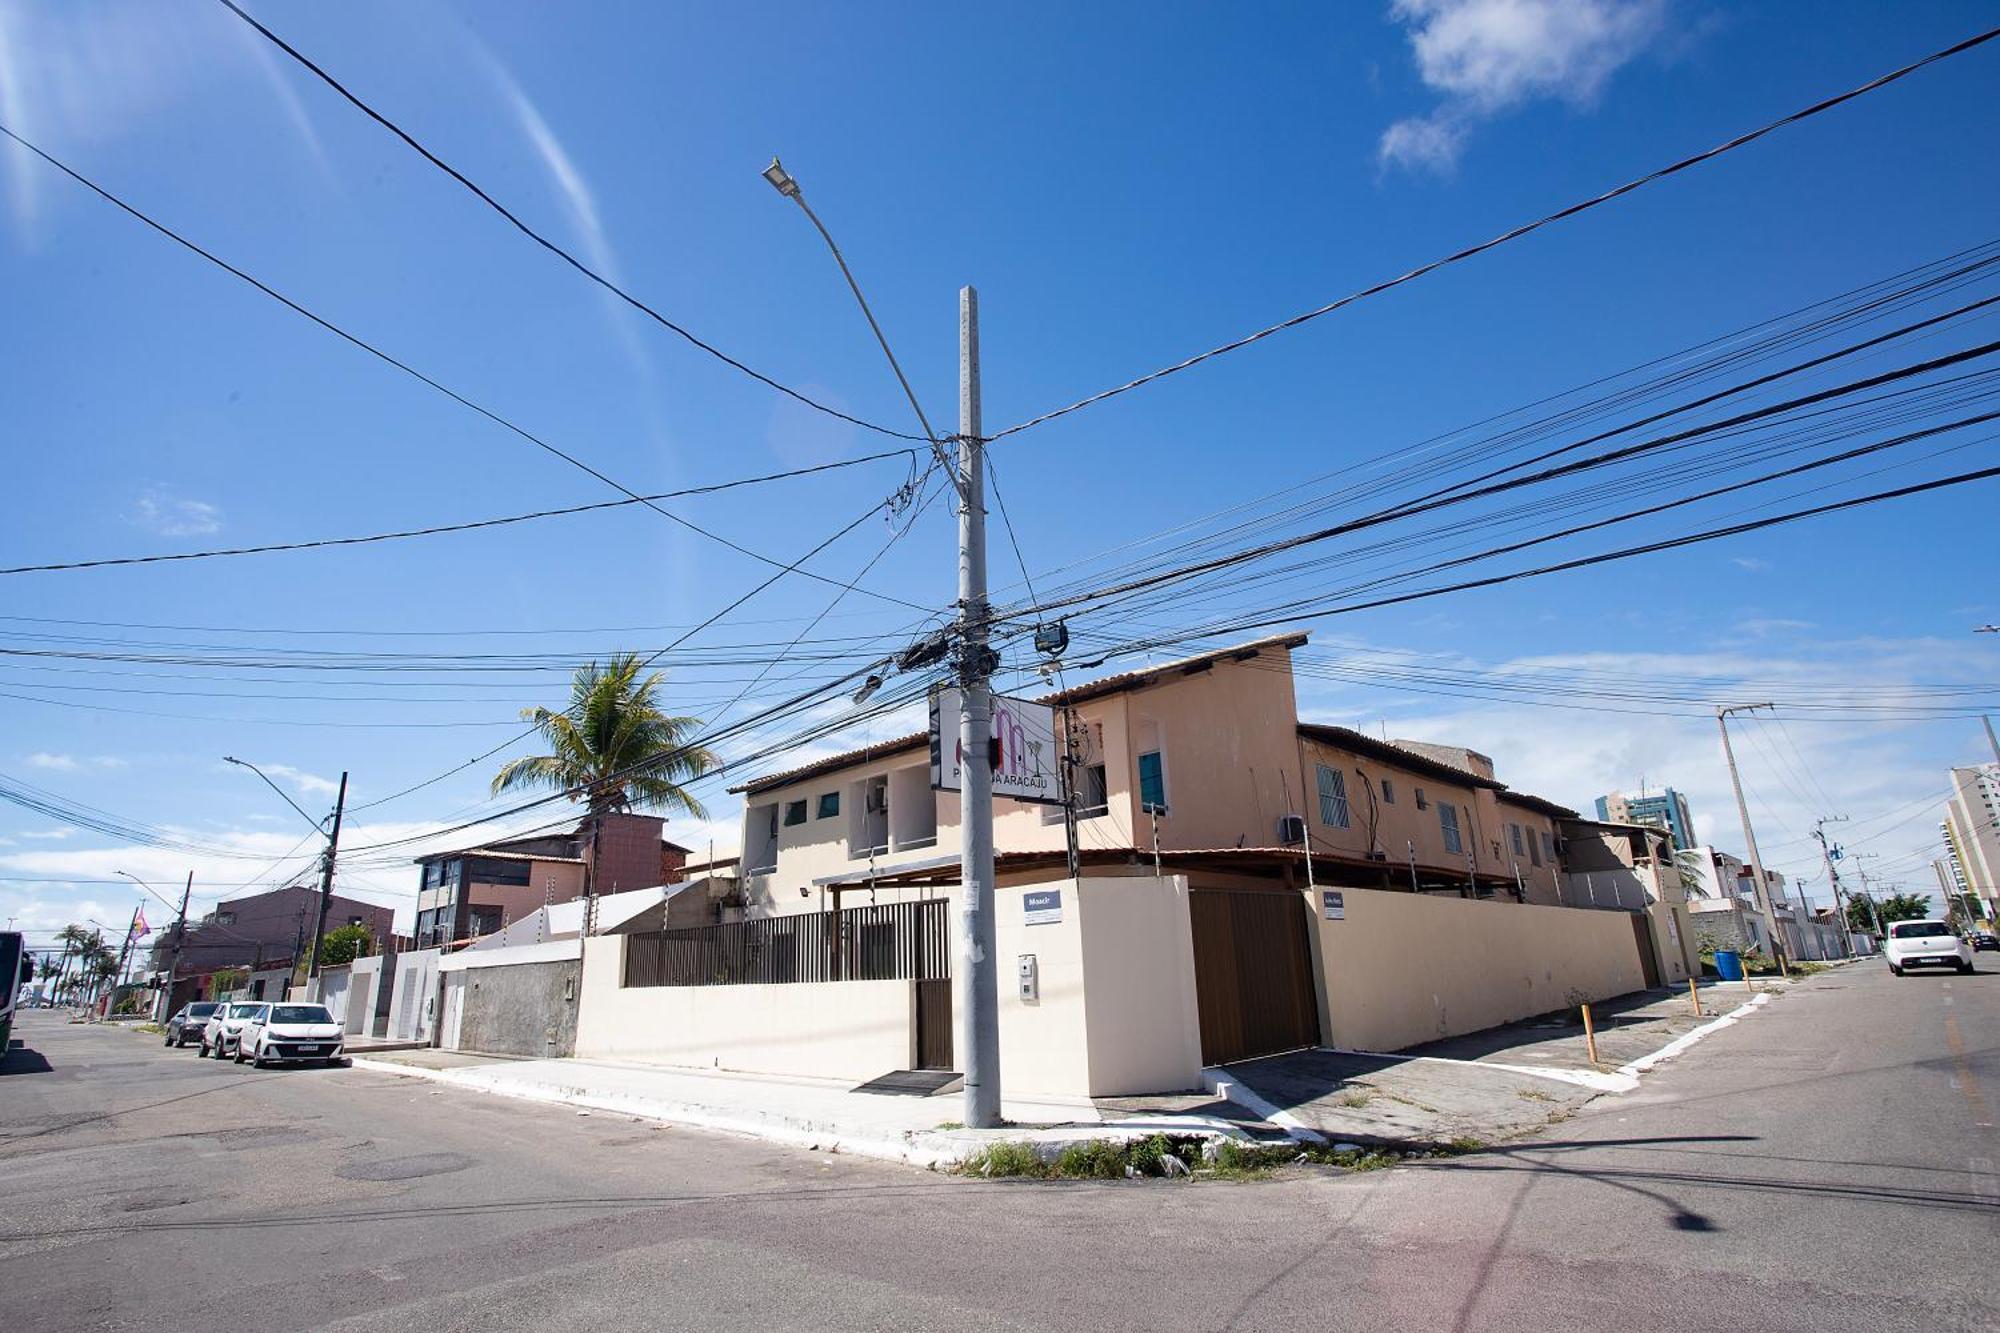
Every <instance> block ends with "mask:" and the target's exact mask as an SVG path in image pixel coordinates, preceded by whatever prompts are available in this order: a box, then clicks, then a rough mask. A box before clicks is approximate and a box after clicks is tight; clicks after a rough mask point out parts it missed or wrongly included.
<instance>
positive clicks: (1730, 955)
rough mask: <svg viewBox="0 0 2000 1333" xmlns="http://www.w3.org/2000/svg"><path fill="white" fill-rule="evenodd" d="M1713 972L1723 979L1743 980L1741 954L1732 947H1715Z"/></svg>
mask: <svg viewBox="0 0 2000 1333" xmlns="http://www.w3.org/2000/svg"><path fill="white" fill-rule="evenodd" d="M1715 974H1716V975H1717V976H1719V977H1721V978H1722V979H1723V980H1724V981H1741V980H1743V955H1742V954H1740V953H1738V952H1736V950H1734V949H1717V950H1716V951H1715Z"/></svg>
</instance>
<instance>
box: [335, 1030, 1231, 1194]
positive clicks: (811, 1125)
mask: <svg viewBox="0 0 2000 1333" xmlns="http://www.w3.org/2000/svg"><path fill="white" fill-rule="evenodd" d="M353 1067H354V1068H356V1069H372V1070H378V1071H382V1072H388V1073H396V1074H406V1075H411V1076H414V1077H418V1078H427V1079H431V1080H434V1081H436V1082H439V1083H445V1084H450V1085H453V1086H456V1087H460V1088H465V1089H467V1090H469V1091H476V1092H484V1093H492V1094H496V1095H498V1096H502V1097H519V1098H522V1099H524V1100H527V1101H538V1102H553V1103H558V1104H561V1105H566V1106H574V1107H577V1108H578V1109H579V1112H580V1113H581V1112H588V1111H604V1112H609V1113H612V1114H617V1115H629V1116H634V1117H637V1118H639V1119H644V1120H659V1121H664V1122H667V1123H670V1124H676V1125H685V1126H691V1127H694V1128H697V1129H712V1130H719V1131H721V1132H724V1133H729V1134H741V1135H747V1136H750V1137H754V1138H760V1139H766V1140H769V1141H771V1142H775V1143H788V1144H792V1145H795V1146H797V1147H802V1148H809V1149H816V1150H820V1151H824V1152H842V1153H854V1154H857V1155H860V1156H866V1157H879V1158H885V1159H887V1160H890V1161H898V1162H908V1163H910V1164H912V1165H915V1166H925V1167H937V1166H948V1165H951V1164H954V1163H956V1162H958V1161H960V1160H962V1159H963V1158H964V1157H966V1156H967V1155H968V1154H970V1153H972V1152H975V1151H977V1150H978V1149H979V1148H981V1147H984V1146H986V1145H988V1144H991V1143H995V1142H1002V1141H1005V1142H1021V1141H1027V1142H1032V1143H1035V1144H1037V1145H1039V1146H1042V1147H1044V1148H1045V1149H1046V1150H1048V1151H1055V1150H1057V1149H1059V1148H1060V1147H1061V1146H1063V1145H1066V1144H1069V1143H1075V1142H1085V1141H1088V1140H1096V1139H1126V1138H1138V1137H1143V1136H1144V1135H1147V1134H1152V1133H1155V1132H1159V1131H1166V1132H1169V1133H1175V1134H1217V1135H1224V1136H1227V1137H1232V1138H1243V1137H1249V1135H1248V1133H1247V1132H1246V1130H1245V1129H1244V1128H1243V1127H1242V1126H1241V1125H1240V1124H1239V1123H1237V1122H1235V1121H1232V1120H1230V1119H1227V1118H1224V1117H1217V1116H1199V1115H1183V1114H1165V1115H1162V1114H1150V1113H1138V1114H1134V1115H1129V1116H1119V1117H1116V1118H1113V1119H1108V1120H1107V1119H1106V1118H1105V1116H1104V1115H1102V1114H1101V1113H1100V1112H1099V1111H1098V1109H1097V1107H1096V1106H1095V1105H1094V1104H1092V1103H1090V1102H1088V1101H1083V1102H1066V1101H1034V1100H1022V1099H1012V1098H1010V1099H1008V1100H1007V1101H1006V1102H1005V1103H1004V1104H1003V1105H1002V1107H1001V1111H1002V1113H1003V1114H1004V1115H1005V1116H1006V1118H1007V1119H1008V1121H1009V1122H1010V1124H1009V1125H1008V1126H1007V1127H1005V1128H1001V1129H992V1130H968V1129H965V1128H962V1127H961V1126H960V1125H959V1124H958V1122H957V1120H956V1117H957V1115H958V1114H959V1110H960V1100H959V1093H958V1084H957V1082H956V1081H953V1082H952V1083H950V1084H949V1085H947V1086H946V1087H945V1088H943V1089H940V1090H938V1091H933V1092H929V1093H923V1094H908V1093H888V1094H884V1093H877V1092H866V1091H861V1090H859V1089H857V1088H856V1087H855V1086H854V1085H853V1084H850V1083H845V1082H836V1081H833V1080H825V1079H802V1078H779V1077H773V1076H769V1075H757V1074H735V1073H729V1074H724V1073H716V1072H712V1071H707V1070H693V1069H682V1068H677V1067H673V1066H668V1065H654V1064H642V1063H637V1062H624V1061H609V1060H579V1059H563V1060H509V1059H501V1058H496V1057H491V1056H479V1055H469V1054H466V1053H463V1052H458V1051H439V1050H428V1049H419V1050H406V1051H392V1052H381V1053H376V1054H372V1055H359V1054H357V1055H356V1056H355V1057H354V1061H353ZM1239 1114H1240V1113H1239Z"/></svg>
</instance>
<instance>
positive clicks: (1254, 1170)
mask: <svg viewBox="0 0 2000 1333" xmlns="http://www.w3.org/2000/svg"><path fill="white" fill-rule="evenodd" d="M1483 1146H1484V1145H1483V1144H1482V1143H1480V1141H1479V1140H1477V1139H1473V1138H1457V1139H1453V1140H1452V1141H1451V1143H1449V1144H1447V1145H1444V1146H1442V1147H1431V1148H1413V1149H1392V1148H1353V1147H1349V1148H1346V1149H1344V1150H1343V1149H1336V1148H1334V1147H1333V1146H1331V1145H1329V1144H1320V1143H1244V1142H1240V1141H1238V1140H1235V1139H1202V1138H1198V1137H1194V1136H1191V1135H1168V1134H1153V1135H1149V1136H1148V1137H1146V1138H1143V1139H1135V1140H1133V1141H1131V1142H1127V1143H1118V1142H1114V1141H1112V1140H1110V1139H1090V1140H1087V1141H1085V1142H1083V1143H1073V1144H1070V1145H1068V1146H1067V1147H1065V1148H1064V1149H1063V1150H1062V1151H1061V1152H1059V1153H1057V1154H1056V1155H1055V1156H1054V1157H1053V1158H1047V1157H1044V1156H1042V1155H1041V1154H1040V1153H1039V1152H1037V1151H1036V1150H1035V1146H1034V1145H1033V1144H1031V1143H1023V1142H1003V1143H993V1144H988V1145H987V1146H986V1147H984V1148H981V1149H980V1150H979V1151H977V1152H975V1153H973V1154H972V1155H971V1156H969V1157H967V1158H965V1159H964V1160H963V1161H961V1162H960V1163H959V1164H958V1166H957V1167H956V1168H954V1169H955V1170H956V1171H957V1173H958V1174H959V1175H964V1176H980V1177H984V1178H986V1179H989V1180H990V1179H997V1178H1012V1179H1028V1180H1128V1179H1173V1178H1182V1179H1197V1178H1201V1179H1210V1180H1261V1179H1264V1178H1266V1177H1268V1176H1270V1175H1272V1174H1273V1173H1275V1172H1277V1171H1278V1170H1280V1169H1281V1168H1284V1167H1288V1166H1330V1167H1336V1168H1338V1169H1340V1170H1343V1171H1379V1170H1381V1169H1382V1168H1384V1167H1390V1166H1395V1165H1397V1164H1399V1163H1401V1162H1407V1161H1414V1160H1422V1159H1425V1158H1438V1157H1455V1156H1458V1155H1459V1154H1461V1153H1468V1152H1476V1151H1477V1150H1479V1149H1480V1148H1481V1147H1483Z"/></svg>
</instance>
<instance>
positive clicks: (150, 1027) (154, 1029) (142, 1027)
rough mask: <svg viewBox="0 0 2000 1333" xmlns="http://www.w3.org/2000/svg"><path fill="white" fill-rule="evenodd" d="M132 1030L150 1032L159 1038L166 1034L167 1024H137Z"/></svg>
mask: <svg viewBox="0 0 2000 1333" xmlns="http://www.w3.org/2000/svg"><path fill="white" fill-rule="evenodd" d="M132 1030H133V1031H134V1032H150V1033H152V1034H153V1035H154V1036H156V1037H157V1036H160V1035H162V1034H163V1033H165V1032H166V1030H167V1025H166V1024H165V1023H137V1024H134V1025H133V1028H132Z"/></svg>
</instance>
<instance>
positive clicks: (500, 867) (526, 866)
mask: <svg viewBox="0 0 2000 1333" xmlns="http://www.w3.org/2000/svg"><path fill="white" fill-rule="evenodd" d="M531 869H533V866H532V865H531V864H530V863H529V862H527V861H496V860H491V859H488V858H485V857H481V858H478V859H475V860H474V861H472V862H471V863H470V864H469V865H467V866H466V868H465V873H466V874H467V875H468V876H469V877H470V878H471V879H473V880H475V881H477V882H478V883H481V884H514V885H523V884H526V883H528V882H529V881H528V872H529V871H530V870H531Z"/></svg>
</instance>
